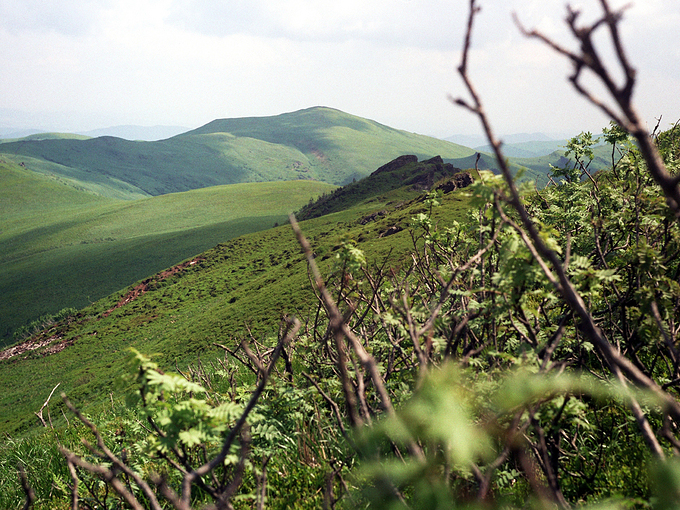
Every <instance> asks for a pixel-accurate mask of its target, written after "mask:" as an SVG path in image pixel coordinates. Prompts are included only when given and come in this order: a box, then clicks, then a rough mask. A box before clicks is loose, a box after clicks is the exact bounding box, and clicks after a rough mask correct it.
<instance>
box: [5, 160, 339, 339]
mask: <svg viewBox="0 0 680 510" xmlns="http://www.w3.org/2000/svg"><path fill="white" fill-rule="evenodd" d="M332 189H333V186H331V185H328V184H324V183H318V182H312V181H289V182H278V183H248V184H238V185H231V186H217V187H213V188H206V189H200V190H194V191H190V192H185V193H178V194H172V195H165V196H159V197H152V198H145V199H140V200H135V201H127V200H115V199H112V198H106V197H101V196H98V195H95V194H92V193H87V192H84V191H81V190H78V189H76V188H74V187H73V186H70V185H69V184H68V183H64V182H63V181H61V180H55V179H50V178H48V177H46V176H44V175H41V174H37V173H35V172H31V171H29V170H27V169H26V168H23V167H21V166H18V165H15V164H12V163H11V162H9V161H4V162H0V203H1V204H2V208H3V214H2V222H1V223H0V295H2V296H3V299H2V301H1V302H0V334H2V339H1V343H7V342H8V341H10V338H11V332H12V331H13V330H14V329H15V328H16V327H18V326H21V325H23V324H25V323H26V322H27V321H28V320H30V319H33V318H35V317H37V316H39V315H42V314H44V313H54V312H56V311H57V310H60V309H61V308H64V307H71V306H75V307H82V306H85V305H87V304H89V303H91V302H92V301H95V300H97V299H99V298H101V297H102V296H105V295H107V294H109V293H111V292H114V291H115V290H117V289H120V288H121V287H123V286H125V285H128V284H130V283H131V282H133V281H135V280H138V279H140V278H143V277H144V276H146V275H149V274H152V273H154V272H156V271H159V270H161V269H163V268H165V267H168V266H170V265H172V264H175V263H177V262H179V261H181V260H183V259H185V258H187V257H189V256H191V255H194V254H196V253H199V252H201V251H203V250H206V249H208V248H210V247H212V246H214V245H216V244H217V243H219V242H223V241H225V240H227V239H231V238H233V237H236V236H239V235H242V234H244V233H248V232H254V231H257V230H262V229H265V228H270V227H271V226H272V225H274V224H275V223H276V222H282V221H285V220H286V218H287V214H288V213H289V212H291V211H293V210H295V209H297V208H299V207H301V206H302V205H304V204H305V203H307V202H308V201H309V200H310V199H311V198H313V197H315V196H317V195H319V194H321V193H323V192H327V191H330V190H332Z"/></svg>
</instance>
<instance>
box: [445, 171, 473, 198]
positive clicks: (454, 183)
mask: <svg viewBox="0 0 680 510" xmlns="http://www.w3.org/2000/svg"><path fill="white" fill-rule="evenodd" d="M472 183H473V179H472V175H470V172H462V171H461V172H458V173H457V174H454V175H453V176H452V177H449V178H448V179H446V180H445V181H444V182H442V183H440V184H438V185H437V187H436V189H438V190H442V191H443V192H444V193H450V192H452V191H454V190H457V189H461V188H466V187H468V186H469V185H470V184H472Z"/></svg>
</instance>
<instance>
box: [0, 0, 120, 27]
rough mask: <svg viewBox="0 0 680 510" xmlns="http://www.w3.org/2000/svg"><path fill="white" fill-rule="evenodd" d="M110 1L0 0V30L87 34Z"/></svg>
mask: <svg viewBox="0 0 680 510" xmlns="http://www.w3.org/2000/svg"><path fill="white" fill-rule="evenodd" d="M109 4H110V0H88V1H87V2H73V1H71V0H50V1H49V2H45V1H42V0H0V28H1V29H4V30H7V31H10V32H15V33H16V32H21V31H31V32H37V33H40V32H44V31H54V32H58V33H62V34H69V35H79V34H83V33H86V32H88V31H89V30H90V29H91V28H92V27H93V25H94V24H96V22H97V20H98V16H99V13H100V12H101V9H102V8H103V7H106V6H107V5H109Z"/></svg>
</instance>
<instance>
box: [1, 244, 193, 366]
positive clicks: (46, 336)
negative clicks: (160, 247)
mask: <svg viewBox="0 0 680 510" xmlns="http://www.w3.org/2000/svg"><path fill="white" fill-rule="evenodd" d="M201 260H203V257H196V258H195V259H193V260H189V261H187V262H183V263H182V264H177V265H176V266H173V267H171V268H169V269H166V270H165V271H162V272H160V273H158V274H157V275H155V276H153V277H151V278H147V279H146V280H144V281H143V282H142V283H140V284H139V285H136V286H135V287H134V288H133V289H132V290H130V291H129V292H128V293H127V294H125V295H124V296H123V297H122V298H121V299H120V300H119V301H118V303H116V304H115V306H113V307H112V308H109V309H108V310H107V311H105V312H104V313H103V314H102V315H103V316H104V317H107V316H109V315H110V314H111V312H113V311H114V310H115V309H117V308H120V307H121V306H125V305H127V304H128V303H131V302H132V301H134V300H135V299H137V298H138V297H139V296H141V295H142V294H144V293H145V292H146V291H148V290H149V285H150V284H151V283H153V282H162V281H163V280H165V279H166V278H169V277H170V276H172V275H174V274H177V273H179V272H181V271H184V270H185V269H186V268H188V267H191V266H194V265H196V264H197V263H198V262H200V261H201ZM55 330H56V327H52V328H50V329H48V330H46V331H42V332H40V333H38V334H36V335H34V336H32V337H31V338H29V339H27V340H25V341H24V342H21V343H19V344H16V345H13V346H11V347H8V348H7V349H3V350H1V351H0V361H2V360H6V359H10V358H14V357H16V356H21V355H22V354H25V353H27V352H30V351H35V350H37V349H41V348H43V347H46V349H45V350H44V351H43V352H42V353H41V354H42V355H43V356H48V355H50V354H55V353H57V352H61V351H63V350H64V349H65V348H66V347H68V346H69V345H73V344H74V343H75V341H76V339H75V338H69V339H63V335H62V334H60V333H56V334H50V332H54V331H55Z"/></svg>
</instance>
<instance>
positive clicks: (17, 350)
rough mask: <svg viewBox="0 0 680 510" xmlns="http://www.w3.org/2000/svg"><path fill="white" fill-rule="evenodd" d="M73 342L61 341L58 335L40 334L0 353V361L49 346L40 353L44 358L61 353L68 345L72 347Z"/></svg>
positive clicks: (72, 339)
mask: <svg viewBox="0 0 680 510" xmlns="http://www.w3.org/2000/svg"><path fill="white" fill-rule="evenodd" d="M74 342H75V338H71V339H69V340H62V336H61V335H59V334H57V335H47V334H44V333H41V334H38V335H36V336H34V337H32V338H29V339H28V340H26V341H25V342H21V343H20V344H17V345H13V346H12V347H8V348H7V349H5V350H3V351H0V360H5V359H10V358H13V357H15V356H21V355H22V354H26V353H27V352H30V351H35V350H36V349H40V348H42V347H47V346H49V347H48V348H47V349H45V351H44V352H43V353H42V354H43V355H44V356H47V355H49V354H55V353H57V352H60V351H63V350H64V349H66V347H68V346H69V345H73V343H74Z"/></svg>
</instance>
